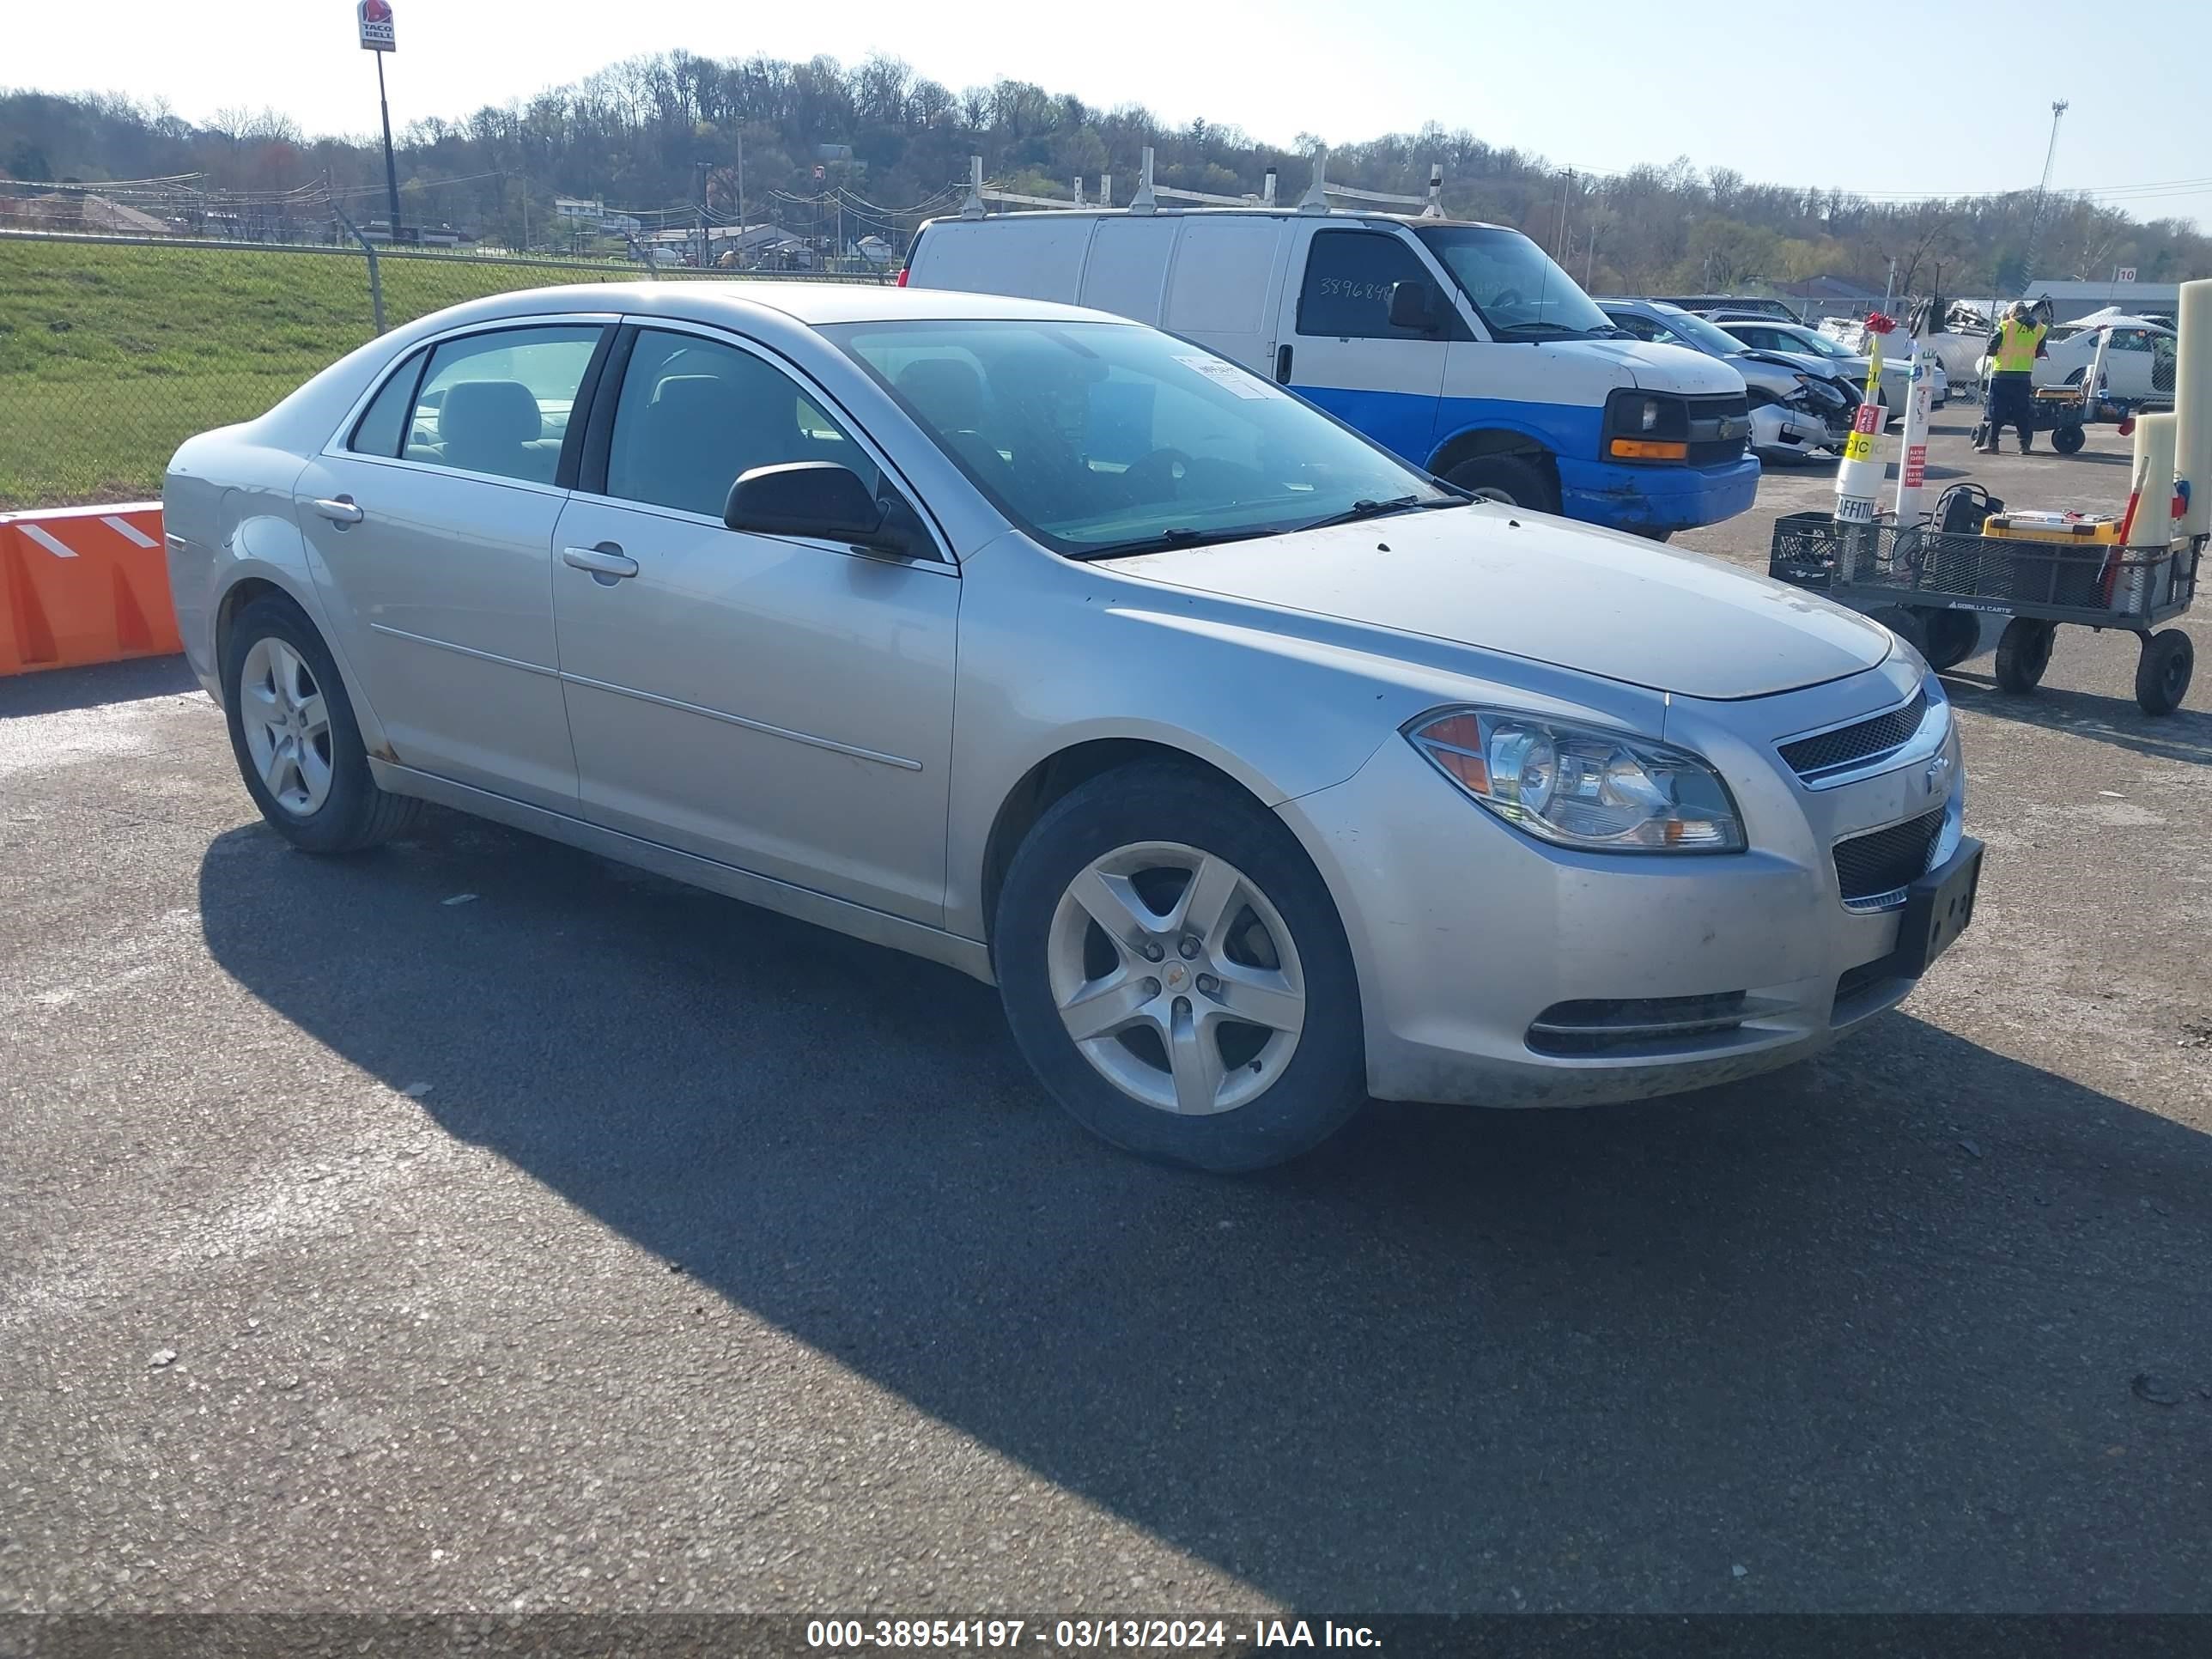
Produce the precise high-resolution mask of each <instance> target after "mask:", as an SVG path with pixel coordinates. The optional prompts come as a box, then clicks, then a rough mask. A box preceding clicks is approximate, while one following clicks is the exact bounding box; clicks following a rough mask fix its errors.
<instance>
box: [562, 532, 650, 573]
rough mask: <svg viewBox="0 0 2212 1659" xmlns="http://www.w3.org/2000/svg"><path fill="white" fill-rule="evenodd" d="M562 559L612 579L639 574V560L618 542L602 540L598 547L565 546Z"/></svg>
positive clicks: (576, 566)
mask: <svg viewBox="0 0 2212 1659" xmlns="http://www.w3.org/2000/svg"><path fill="white" fill-rule="evenodd" d="M561 561H562V563H564V564H571V565H574V567H575V568H577V569H579V570H588V571H590V572H591V573H592V574H593V575H594V576H603V577H605V578H606V579H607V580H610V581H613V580H619V579H620V578H622V577H623V576H635V574H637V561H636V560H635V559H633V558H632V557H630V556H629V554H627V553H625V552H623V550H622V545H621V544H620V543H617V542H601V543H600V544H599V545H598V546H597V547H564V548H562V550H561Z"/></svg>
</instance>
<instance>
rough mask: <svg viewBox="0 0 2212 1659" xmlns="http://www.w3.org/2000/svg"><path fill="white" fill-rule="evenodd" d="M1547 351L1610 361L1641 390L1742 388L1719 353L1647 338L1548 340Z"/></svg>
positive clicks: (1695, 392)
mask: <svg viewBox="0 0 2212 1659" xmlns="http://www.w3.org/2000/svg"><path fill="white" fill-rule="evenodd" d="M1541 349H1544V350H1547V351H1570V352H1573V353H1575V354H1576V355H1577V356H1585V357H1594V358H1596V359H1597V360H1598V361H1599V362H1604V363H1608V364H1610V365H1612V367H1613V368H1614V369H1615V370H1616V371H1617V372H1618V373H1620V374H1623V375H1625V376H1626V377H1627V383H1628V384H1629V385H1631V386H1634V387H1635V388H1636V389H1637V390H1638V392H1680V393H1681V394H1682V395H1683V396H1685V397H1691V398H1696V397H1707V396H1711V395H1715V394H1720V395H1723V396H1724V395H1726V394H1727V393H1729V392H1741V390H1742V389H1743V387H1742V386H1741V380H1742V379H1743V377H1742V376H1741V375H1740V374H1737V373H1736V372H1735V370H1734V369H1733V368H1729V365H1728V364H1726V363H1724V362H1721V360H1720V359H1719V358H1717V357H1708V356H1705V353H1704V352H1702V351H1692V350H1690V349H1688V348H1687V347H1685V346H1677V345H1657V344H1654V343H1651V342H1650V341H1647V340H1547V341H1544V342H1542V343H1541Z"/></svg>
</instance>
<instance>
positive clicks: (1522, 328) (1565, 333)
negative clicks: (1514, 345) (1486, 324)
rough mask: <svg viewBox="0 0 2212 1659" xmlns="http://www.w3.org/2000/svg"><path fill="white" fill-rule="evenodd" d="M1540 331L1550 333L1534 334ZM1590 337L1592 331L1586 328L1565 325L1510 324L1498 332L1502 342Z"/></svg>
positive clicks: (1540, 323) (1538, 323)
mask: <svg viewBox="0 0 2212 1659" xmlns="http://www.w3.org/2000/svg"><path fill="white" fill-rule="evenodd" d="M1538 329H1543V330H1547V331H1548V332H1546V333H1542V334H1537V333H1535V332H1534V331H1535V330H1538ZM1589 337H1591V331H1590V330H1589V329H1586V328H1570V327H1569V326H1568V325H1566V324H1565V323H1548V322H1537V323H1509V324H1508V325H1506V326H1504V328H1501V329H1499V330H1498V338H1499V339H1501V340H1506V339H1516V338H1525V339H1544V340H1582V339H1587V338H1589Z"/></svg>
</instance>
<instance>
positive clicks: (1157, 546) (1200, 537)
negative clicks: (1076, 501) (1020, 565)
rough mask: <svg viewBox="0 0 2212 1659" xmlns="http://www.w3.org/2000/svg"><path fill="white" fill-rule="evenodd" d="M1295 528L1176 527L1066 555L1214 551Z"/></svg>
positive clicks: (1097, 556)
mask: <svg viewBox="0 0 2212 1659" xmlns="http://www.w3.org/2000/svg"><path fill="white" fill-rule="evenodd" d="M1293 527H1296V528H1300V529H1303V528H1304V526H1284V525H1277V526H1270V527H1269V528H1267V529H1265V530H1193V529H1191V528H1189V527H1188V526H1183V525H1177V526H1174V527H1172V528H1170V529H1167V530H1163V531H1161V532H1159V533H1158V535H1156V536H1139V537H1137V538H1135V539H1133V540H1132V541H1126V542H1107V543H1105V544H1103V545H1101V546H1098V547H1086V548H1084V549H1081V550H1079V551H1076V552H1072V553H1070V554H1068V555H1067V556H1068V557H1069V558H1071V559H1074V560H1077V561H1079V562H1085V563H1087V562H1090V561H1091V560H1092V559H1121V558H1128V557H1130V556H1133V555H1135V554H1139V553H1164V552H1167V551H1168V550H1170V549H1171V548H1181V547H1211V546H1213V545H1214V544H1217V543H1219V542H1249V541H1255V540H1257V539H1258V538H1260V537H1262V536H1281V535H1286V534H1288V533H1289V532H1290V530H1291V528H1293Z"/></svg>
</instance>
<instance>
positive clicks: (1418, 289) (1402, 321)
mask: <svg viewBox="0 0 2212 1659" xmlns="http://www.w3.org/2000/svg"><path fill="white" fill-rule="evenodd" d="M1436 296H1437V291H1436V290H1435V289H1432V288H1431V287H1430V286H1429V285H1428V284H1427V283H1391V284H1390V326H1391V327H1393V328H1412V329H1419V330H1420V331H1422V332H1424V333H1425V332H1427V331H1429V330H1430V329H1431V328H1434V327H1435V326H1436V322H1437V297H1436Z"/></svg>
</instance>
